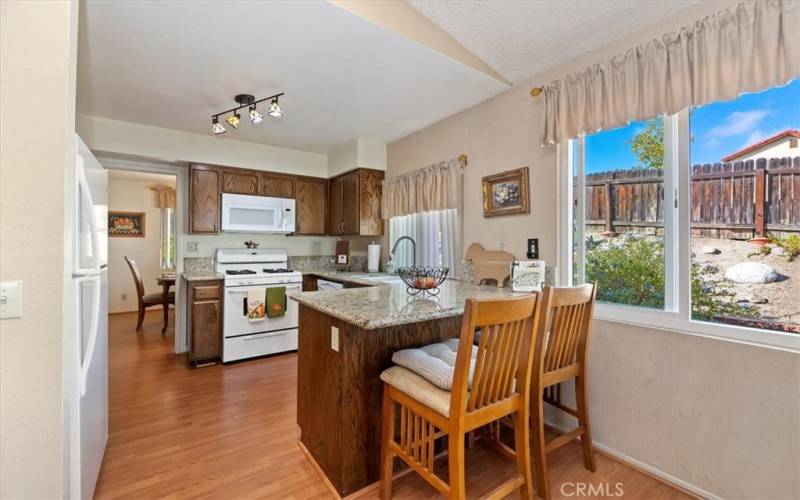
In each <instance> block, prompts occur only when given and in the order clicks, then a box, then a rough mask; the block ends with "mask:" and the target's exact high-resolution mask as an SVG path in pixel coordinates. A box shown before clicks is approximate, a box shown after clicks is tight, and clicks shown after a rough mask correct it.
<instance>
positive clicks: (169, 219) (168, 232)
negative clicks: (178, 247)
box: [161, 208, 175, 269]
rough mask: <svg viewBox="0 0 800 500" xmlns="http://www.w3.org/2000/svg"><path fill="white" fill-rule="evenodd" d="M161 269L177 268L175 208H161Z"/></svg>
mask: <svg viewBox="0 0 800 500" xmlns="http://www.w3.org/2000/svg"><path fill="white" fill-rule="evenodd" d="M161 269H175V209H174V208H162V209H161Z"/></svg>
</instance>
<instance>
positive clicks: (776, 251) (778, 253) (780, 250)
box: [770, 247, 786, 257]
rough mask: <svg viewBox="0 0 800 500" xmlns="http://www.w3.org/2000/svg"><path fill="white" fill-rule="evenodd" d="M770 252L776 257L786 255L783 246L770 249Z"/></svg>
mask: <svg viewBox="0 0 800 500" xmlns="http://www.w3.org/2000/svg"><path fill="white" fill-rule="evenodd" d="M770 253H771V254H772V255H775V256H777V257H783V256H784V255H786V250H785V249H784V248H783V247H775V248H773V249H772V252H770Z"/></svg>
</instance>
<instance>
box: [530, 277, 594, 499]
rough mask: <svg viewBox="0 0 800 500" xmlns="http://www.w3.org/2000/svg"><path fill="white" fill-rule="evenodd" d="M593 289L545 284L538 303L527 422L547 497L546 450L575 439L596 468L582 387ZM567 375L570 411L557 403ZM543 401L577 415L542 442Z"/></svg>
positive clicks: (539, 488)
mask: <svg viewBox="0 0 800 500" xmlns="http://www.w3.org/2000/svg"><path fill="white" fill-rule="evenodd" d="M595 293H596V290H595V285H594V284H587V285H582V286H576V287H563V288H551V287H545V290H544V295H543V297H542V301H541V308H540V321H539V325H538V330H537V332H536V337H535V339H536V340H535V347H534V354H533V369H532V378H531V387H532V391H533V394H532V395H531V426H532V429H533V430H532V434H533V460H534V463H535V464H536V485H537V493H538V494H539V496H540V497H541V498H544V499H546V500H549V499H550V483H549V481H548V477H547V452H549V451H552V450H555V449H556V448H559V447H561V446H563V445H565V444H567V443H569V442H570V441H572V440H573V439H575V438H577V437H580V438H581V445H582V447H583V463H584V466H585V467H586V468H587V469H588V470H590V471H592V472H594V471H595V463H594V450H593V448H592V433H591V430H590V426H589V409H588V396H587V390H586V372H587V362H588V358H589V340H590V338H591V333H592V314H593V312H594V301H595ZM569 379H575V401H576V408H574V409H573V408H570V407H568V406H566V405H564V404H563V403H562V402H561V390H560V386H559V384H560V383H561V382H564V381H566V380H569ZM544 403H549V404H552V405H553V406H555V407H556V408H558V409H560V410H562V411H565V412H567V413H569V414H570V415H572V416H574V417H575V418H577V419H578V427H577V428H575V429H573V430H571V431H569V432H566V433H564V434H561V435H560V436H558V437H556V438H553V439H551V440H550V441H545V435H544Z"/></svg>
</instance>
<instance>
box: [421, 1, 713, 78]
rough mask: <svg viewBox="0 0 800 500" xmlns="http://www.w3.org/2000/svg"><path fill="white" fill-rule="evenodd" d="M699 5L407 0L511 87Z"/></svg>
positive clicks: (679, 3) (631, 2)
mask: <svg viewBox="0 0 800 500" xmlns="http://www.w3.org/2000/svg"><path fill="white" fill-rule="evenodd" d="M699 1H700V0H659V1H656V0H645V1H643V0H537V1H508V0H473V1H469V2H463V1H453V0H447V1H431V0H409V3H410V4H411V5H412V6H413V7H414V8H416V9H417V10H419V11H420V12H421V13H422V14H424V15H425V16H427V17H428V18H429V19H431V20H432V21H433V22H434V23H436V24H438V25H439V26H441V27H442V29H444V30H445V31H447V32H448V33H449V34H450V36H452V37H453V38H455V39H456V40H457V41H458V42H460V43H461V44H462V45H463V46H464V47H466V48H467V49H469V50H470V51H471V52H473V53H474V54H475V55H477V56H478V57H480V58H481V59H483V60H484V61H485V62H486V63H487V64H489V66H491V67H492V68H494V69H495V71H497V72H498V73H500V74H501V75H503V76H504V77H505V78H507V79H508V80H510V81H512V82H514V83H516V82H519V81H521V80H524V79H525V78H527V77H530V76H533V75H536V74H538V73H540V72H542V71H545V70H547V69H549V68H552V67H553V66H556V65H558V64H560V63H563V62H566V61H568V60H570V59H572V58H574V57H577V56H579V55H581V54H584V53H586V52H588V51H590V50H592V49H594V48H597V47H599V46H601V45H603V44H605V43H609V42H613V41H616V40H619V39H620V38H623V37H624V36H625V35H627V34H630V33H633V32H634V31H636V30H638V29H641V28H642V27H644V26H646V25H648V24H651V23H655V22H657V21H658V20H659V19H661V18H663V17H666V16H669V15H670V14H673V13H675V12H677V11H679V10H681V9H683V8H685V7H687V6H689V5H691V4H692V3H697V2H699ZM654 35H660V33H657V34H654Z"/></svg>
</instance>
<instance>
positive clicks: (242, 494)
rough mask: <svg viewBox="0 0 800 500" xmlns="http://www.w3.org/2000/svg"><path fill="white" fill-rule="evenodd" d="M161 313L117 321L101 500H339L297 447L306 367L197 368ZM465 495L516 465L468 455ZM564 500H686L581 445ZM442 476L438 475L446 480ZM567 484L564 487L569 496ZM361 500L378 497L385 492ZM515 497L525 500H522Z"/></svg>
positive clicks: (559, 453)
mask: <svg viewBox="0 0 800 500" xmlns="http://www.w3.org/2000/svg"><path fill="white" fill-rule="evenodd" d="M162 318H163V317H162V315H161V312H160V311H152V312H149V313H147V315H146V317H145V322H144V326H143V329H142V331H141V332H139V333H136V332H135V331H134V328H135V326H136V315H135V314H133V313H131V314H118V315H112V316H110V319H109V387H110V389H109V391H110V395H109V440H108V448H107V449H106V455H105V459H104V461H103V467H102V470H101V471H100V478H99V480H98V484H97V490H96V494H95V497H96V498H136V499H144V498H175V499H179V498H193V499H194V498H225V499H237V498H275V499H293V498H296V499H313V498H331V495H330V494H329V493H328V490H327V489H326V488H325V486H324V484H323V482H322V480H321V479H320V478H319V476H318V475H317V473H316V471H315V470H314V469H313V468H312V466H311V465H310V464H309V462H308V461H307V460H306V458H305V456H304V455H303V454H302V452H301V451H300V450H299V448H298V447H297V440H298V438H299V434H300V432H299V429H298V427H297V425H296V417H295V400H296V384H297V356H296V355H295V354H283V355H278V356H273V357H269V358H262V359H258V360H251V361H246V362H241V363H237V364H233V365H227V366H222V365H216V366H211V367H206V368H199V369H195V368H190V367H189V366H188V364H187V362H186V358H185V357H184V356H175V355H174V354H172V345H173V331H172V328H170V330H169V331H168V335H167V336H166V337H162V336H161V332H160V329H161V321H162ZM467 457H468V460H467V462H468V470H467V477H468V479H469V483H468V485H467V491H468V494H469V496H470V497H473V496H478V495H480V494H481V493H484V492H488V491H490V490H491V489H492V487H493V486H494V485H496V484H498V483H500V482H502V481H503V479H504V478H505V477H508V476H507V475H508V474H512V473H513V465H512V464H511V463H510V462H508V461H507V460H506V459H505V458H503V457H501V456H500V455H498V454H497V453H495V452H494V451H490V450H487V449H485V448H483V447H481V446H477V447H476V448H474V449H472V450H469V451H468V453H467ZM549 458H550V469H551V470H550V474H551V476H550V477H551V484H552V485H553V496H554V498H591V496H588V495H583V496H576V495H573V494H572V493H574V491H575V490H574V487H572V486H571V484H566V483H576V482H585V483H587V484H589V483H590V484H592V485H594V487H595V488H598V487H604V486H601V485H609V486H605V487H606V488H609V490H608V491H609V492H610V493H611V494H612V495H613V493H614V492H615V490H614V487H615V484H616V483H618V482H619V483H622V488H623V491H624V497H625V498H632V499H634V498H642V499H645V498H646V499H656V498H658V499H661V498H663V499H677V498H688V497H687V496H686V495H685V494H683V493H682V492H680V491H678V490H675V489H673V488H671V487H669V486H667V485H665V484H663V483H661V482H659V481H656V480H654V479H652V478H650V477H648V476H646V475H644V474H641V473H639V472H638V471H636V470H634V469H631V468H629V467H627V466H625V465H623V464H620V463H618V462H615V461H613V460H611V459H609V458H606V457H605V456H602V455H599V454H598V455H597V469H598V470H597V472H596V473H595V474H591V473H589V472H588V471H586V470H585V469H584V468H583V462H582V459H581V452H580V447H579V446H578V445H577V444H576V443H573V444H571V445H568V446H565V447H563V448H560V449H559V450H556V451H555V452H553V453H551V454H550V455H549ZM446 470H447V466H446V465H445V463H444V462H443V463H442V466H441V467H440V468H438V469H437V471H446ZM562 484H564V485H565V489H564V491H563V493H566V495H562V488H561V486H562ZM394 493H395V495H394V496H395V498H398V499H407V498H408V499H411V498H413V499H427V498H438V494H437V492H436V491H435V490H434V489H433V488H431V487H430V486H428V485H427V483H425V482H424V481H423V480H422V479H421V478H420V477H418V476H417V475H416V474H407V475H405V476H403V477H401V478H399V479H397V480H395V482H394ZM360 498H377V490H371V491H367V492H365V494H364V495H362V496H361V497H360ZM515 498H516V497H515Z"/></svg>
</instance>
